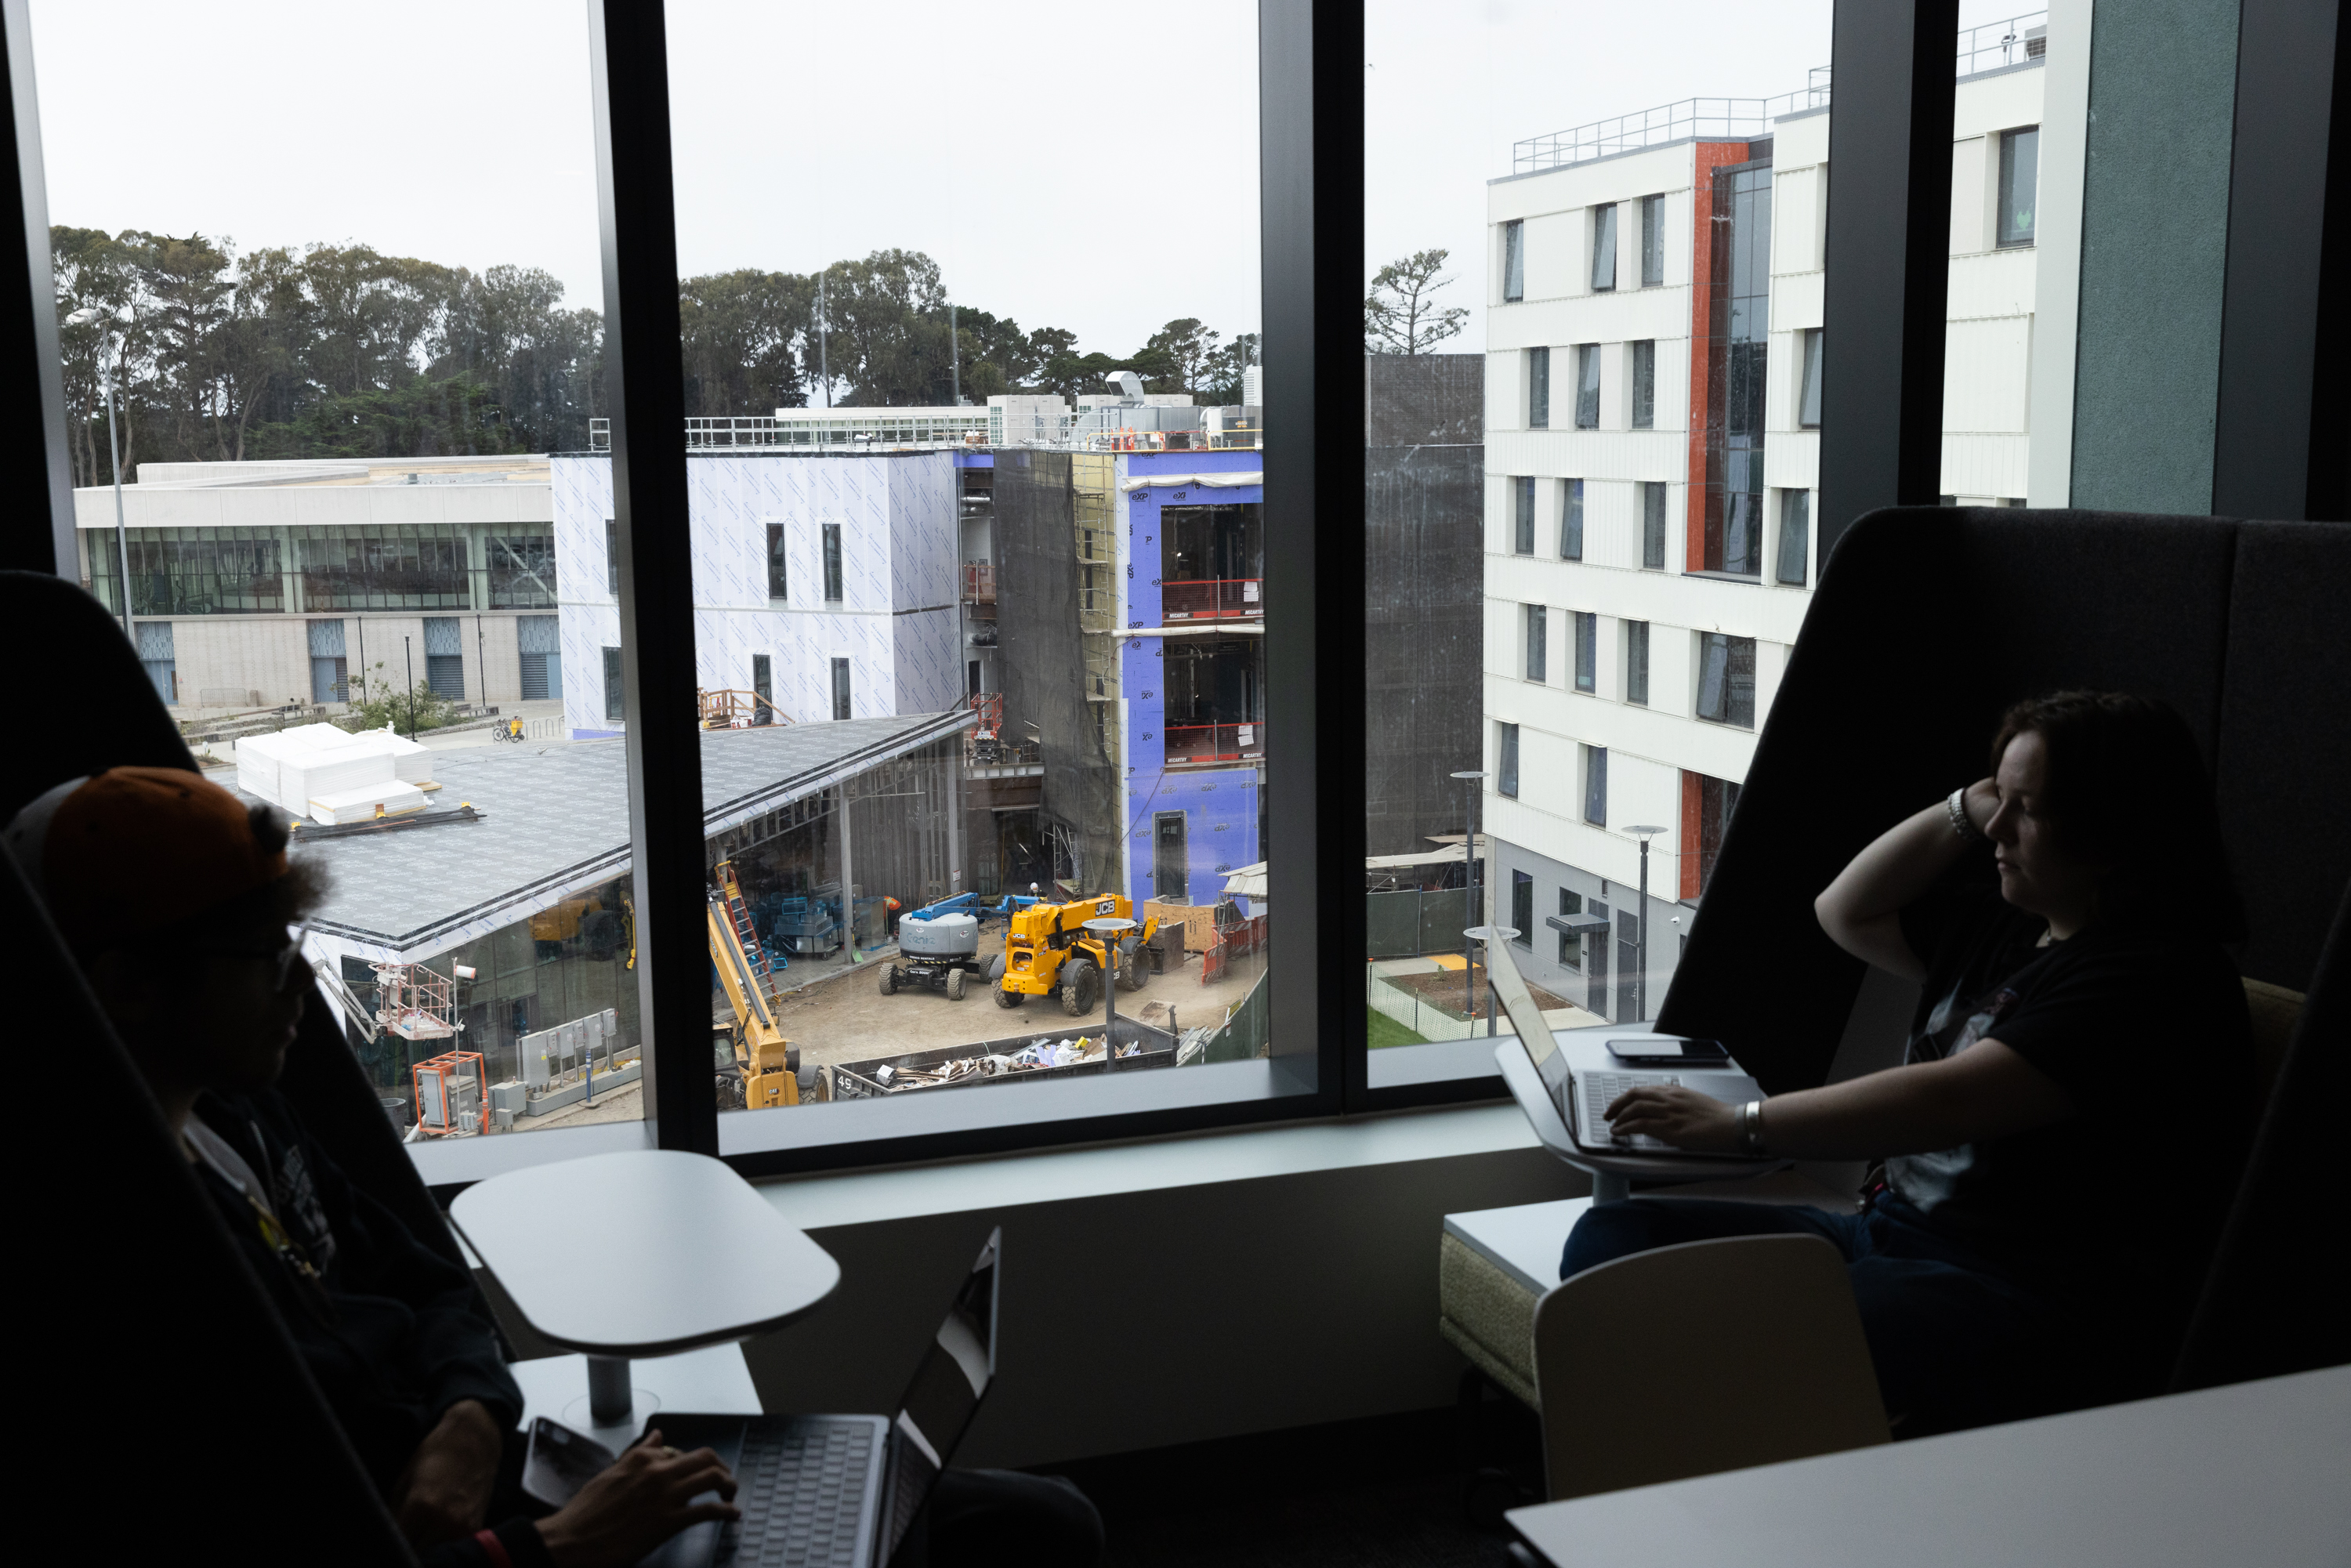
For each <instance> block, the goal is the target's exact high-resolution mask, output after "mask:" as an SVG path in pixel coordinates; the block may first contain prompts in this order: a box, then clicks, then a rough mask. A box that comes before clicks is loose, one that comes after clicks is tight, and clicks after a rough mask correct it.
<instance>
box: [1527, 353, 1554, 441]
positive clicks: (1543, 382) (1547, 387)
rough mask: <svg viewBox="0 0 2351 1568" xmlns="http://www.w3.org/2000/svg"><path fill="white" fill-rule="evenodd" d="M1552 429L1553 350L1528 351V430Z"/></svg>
mask: <svg viewBox="0 0 2351 1568" xmlns="http://www.w3.org/2000/svg"><path fill="white" fill-rule="evenodd" d="M1550 427H1551V350H1549V349H1529V350H1527V428H1528V429H1529V430H1547V429H1549V428H1550Z"/></svg>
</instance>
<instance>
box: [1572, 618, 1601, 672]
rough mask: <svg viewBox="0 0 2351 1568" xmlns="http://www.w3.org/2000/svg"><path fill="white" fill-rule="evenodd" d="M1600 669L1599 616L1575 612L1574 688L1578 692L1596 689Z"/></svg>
mask: <svg viewBox="0 0 2351 1568" xmlns="http://www.w3.org/2000/svg"><path fill="white" fill-rule="evenodd" d="M1599 670H1600V617H1599V616H1597V615H1594V614H1592V613H1590V612H1584V611H1578V612H1576V613H1575V689H1576V690H1577V691H1579V692H1589V691H1595V690H1597V689H1598V685H1597V682H1598V680H1599Z"/></svg>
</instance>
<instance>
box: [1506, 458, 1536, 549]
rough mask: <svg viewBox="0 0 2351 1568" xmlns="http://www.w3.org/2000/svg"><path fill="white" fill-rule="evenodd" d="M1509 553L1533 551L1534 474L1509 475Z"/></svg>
mask: <svg viewBox="0 0 2351 1568" xmlns="http://www.w3.org/2000/svg"><path fill="white" fill-rule="evenodd" d="M1510 553H1511V554H1512V555H1532V554H1534V553H1535V476H1533V475H1531V474H1513V475H1512V476H1510Z"/></svg>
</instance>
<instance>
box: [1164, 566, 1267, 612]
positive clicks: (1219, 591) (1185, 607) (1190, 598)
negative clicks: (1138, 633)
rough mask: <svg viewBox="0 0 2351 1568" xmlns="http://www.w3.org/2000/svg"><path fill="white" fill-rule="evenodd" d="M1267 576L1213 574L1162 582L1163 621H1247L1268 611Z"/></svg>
mask: <svg viewBox="0 0 2351 1568" xmlns="http://www.w3.org/2000/svg"><path fill="white" fill-rule="evenodd" d="M1264 590H1265V580H1264V579H1262V578H1256V577H1233V578H1209V579H1207V580H1201V581H1196V582H1163V583H1161V584H1160V585H1159V619H1160V621H1161V622H1162V623H1165V622H1175V621H1183V622H1193V621H1247V620H1257V619H1259V618H1261V617H1263V615H1264V614H1265V591H1264Z"/></svg>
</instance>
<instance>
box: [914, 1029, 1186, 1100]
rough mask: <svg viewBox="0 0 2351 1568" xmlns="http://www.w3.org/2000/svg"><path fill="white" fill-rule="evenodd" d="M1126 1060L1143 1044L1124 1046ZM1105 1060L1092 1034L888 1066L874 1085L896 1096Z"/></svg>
mask: <svg viewBox="0 0 2351 1568" xmlns="http://www.w3.org/2000/svg"><path fill="white" fill-rule="evenodd" d="M1118 1054H1119V1056H1120V1057H1121V1058H1122V1059H1123V1058H1126V1057H1130V1056H1140V1055H1142V1054H1143V1046H1142V1044H1141V1042H1140V1041H1137V1042H1135V1043H1133V1044H1129V1045H1126V1046H1124V1047H1122V1048H1121V1049H1120V1051H1119V1053H1118ZM1089 1062H1092V1063H1093V1064H1095V1065H1097V1066H1099V1065H1100V1064H1101V1062H1102V1041H1101V1040H1095V1039H1093V1038H1092V1037H1091V1036H1089V1035H1080V1036H1079V1037H1078V1038H1077V1039H1075V1040H1038V1041H1036V1042H1034V1043H1033V1044H1029V1045H1024V1046H1022V1047H1021V1048H1020V1049H1019V1051H1014V1052H1012V1053H1011V1054H1010V1055H1005V1054H1004V1053H1002V1052H1000V1051H989V1052H987V1053H984V1054H982V1055H978V1056H956V1057H950V1058H948V1059H947V1060H946V1061H942V1062H940V1063H939V1064H938V1065H937V1066H935V1067H931V1068H920V1067H892V1066H889V1065H887V1064H884V1065H883V1066H882V1067H879V1068H876V1069H875V1070H874V1072H873V1079H874V1082H877V1083H879V1084H881V1085H882V1086H883V1088H884V1089H887V1090H889V1091H890V1092H893V1093H896V1092H899V1091H901V1090H905V1089H926V1088H929V1087H931V1086H932V1085H934V1084H939V1083H954V1082H959V1081H961V1080H963V1079H966V1078H998V1077H1002V1076H1003V1075H1005V1074H1007V1073H1012V1072H1033V1071H1037V1070H1038V1069H1040V1068H1045V1067H1081V1066H1084V1065H1085V1064H1087V1063H1089Z"/></svg>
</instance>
